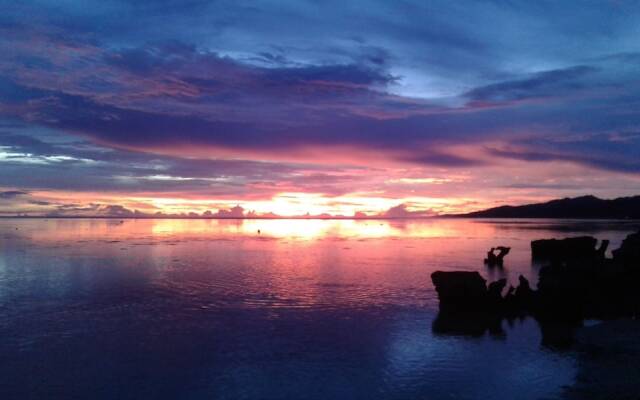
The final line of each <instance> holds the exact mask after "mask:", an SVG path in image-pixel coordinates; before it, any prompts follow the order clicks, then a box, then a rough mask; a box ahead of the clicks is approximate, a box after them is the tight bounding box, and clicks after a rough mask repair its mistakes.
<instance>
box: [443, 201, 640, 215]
mask: <svg viewBox="0 0 640 400" xmlns="http://www.w3.org/2000/svg"><path fill="white" fill-rule="evenodd" d="M449 216H450V217H461V218H575V219H640V196H631V197H619V198H616V199H611V200H607V199H600V198H598V197H595V196H581V197H574V198H564V199H557V200H551V201H548V202H546V203H534V204H526V205H522V206H501V207H495V208H489V209H487V210H482V211H475V212H471V213H467V214H455V215H449Z"/></svg>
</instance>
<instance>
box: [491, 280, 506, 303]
mask: <svg viewBox="0 0 640 400" xmlns="http://www.w3.org/2000/svg"><path fill="white" fill-rule="evenodd" d="M505 286H507V280H506V279H504V278H503V279H500V280H498V281H495V282H491V283H490V284H489V287H488V289H487V301H488V302H489V306H490V307H491V306H493V307H496V306H500V305H501V303H502V301H503V300H504V299H503V298H502V291H503V290H504V288H505Z"/></svg>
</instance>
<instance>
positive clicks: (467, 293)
mask: <svg viewBox="0 0 640 400" xmlns="http://www.w3.org/2000/svg"><path fill="white" fill-rule="evenodd" d="M431 280H432V281H433V284H434V285H435V287H436V292H438V299H439V300H440V307H441V308H451V309H460V310H472V309H480V308H484V307H485V303H486V300H487V286H486V282H487V281H486V280H484V278H482V276H480V274H479V273H478V272H467V271H454V272H442V271H436V272H434V273H433V274H431Z"/></svg>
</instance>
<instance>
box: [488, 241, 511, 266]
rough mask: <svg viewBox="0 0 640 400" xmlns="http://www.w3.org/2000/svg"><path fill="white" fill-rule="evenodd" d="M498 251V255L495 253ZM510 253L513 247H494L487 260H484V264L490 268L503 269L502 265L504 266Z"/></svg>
mask: <svg viewBox="0 0 640 400" xmlns="http://www.w3.org/2000/svg"><path fill="white" fill-rule="evenodd" d="M496 251H497V252H498V254H496V253H495V252H496ZM509 251H511V247H504V246H498V247H492V248H491V250H489V251H488V252H487V258H485V259H484V262H485V264H488V265H489V266H490V267H493V266H499V267H502V265H503V264H504V257H505V256H506V255H507V254H509Z"/></svg>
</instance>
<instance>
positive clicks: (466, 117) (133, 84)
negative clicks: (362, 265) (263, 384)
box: [0, 0, 640, 217]
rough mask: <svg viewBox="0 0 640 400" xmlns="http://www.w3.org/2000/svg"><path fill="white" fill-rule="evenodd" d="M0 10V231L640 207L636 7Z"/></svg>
mask: <svg viewBox="0 0 640 400" xmlns="http://www.w3.org/2000/svg"><path fill="white" fill-rule="evenodd" d="M0 9H1V10H2V11H1V12H0V215H15V214H29V215H67V216H70V215H107V216H129V215H134V214H133V213H134V211H135V210H137V211H138V212H139V213H145V214H154V213H157V212H162V213H165V214H180V213H189V212H194V213H198V214H202V213H204V212H207V211H208V212H209V213H208V214H207V215H214V216H215V215H218V216H243V215H245V216H246V215H272V214H270V213H275V214H278V215H282V216H295V215H305V214H307V213H309V214H311V215H320V214H330V215H344V216H351V215H354V214H355V213H366V214H367V215H376V216H389V217H406V216H426V215H434V214H439V213H451V212H464V211H472V210H477V209H481V208H486V207H492V206H497V205H502V204H507V203H509V204H521V203H525V202H534V201H542V200H548V199H551V198H558V197H567V196H569V197H572V196H579V195H584V194H594V195H597V196H599V197H604V198H611V197H618V196H628V195H635V194H640V2H637V1H626V0H617V1H613V0H611V1H606V0H601V1H589V0H585V1H578V2H569V1H531V0H527V1H516V0H514V1H486V2H478V1H419V0H416V1H410V0H407V1H403V0H398V1H322V2H321V1H304V0H292V1H289V0H278V1H239V0H235V1H199V0H164V1H154V2H151V1H144V0H142V1H124V0H120V1H116V0H85V1H71V0H57V1H44V0H42V1H5V0H0ZM236 206H238V207H236ZM249 213H251V214H249ZM358 215H363V214H358Z"/></svg>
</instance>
